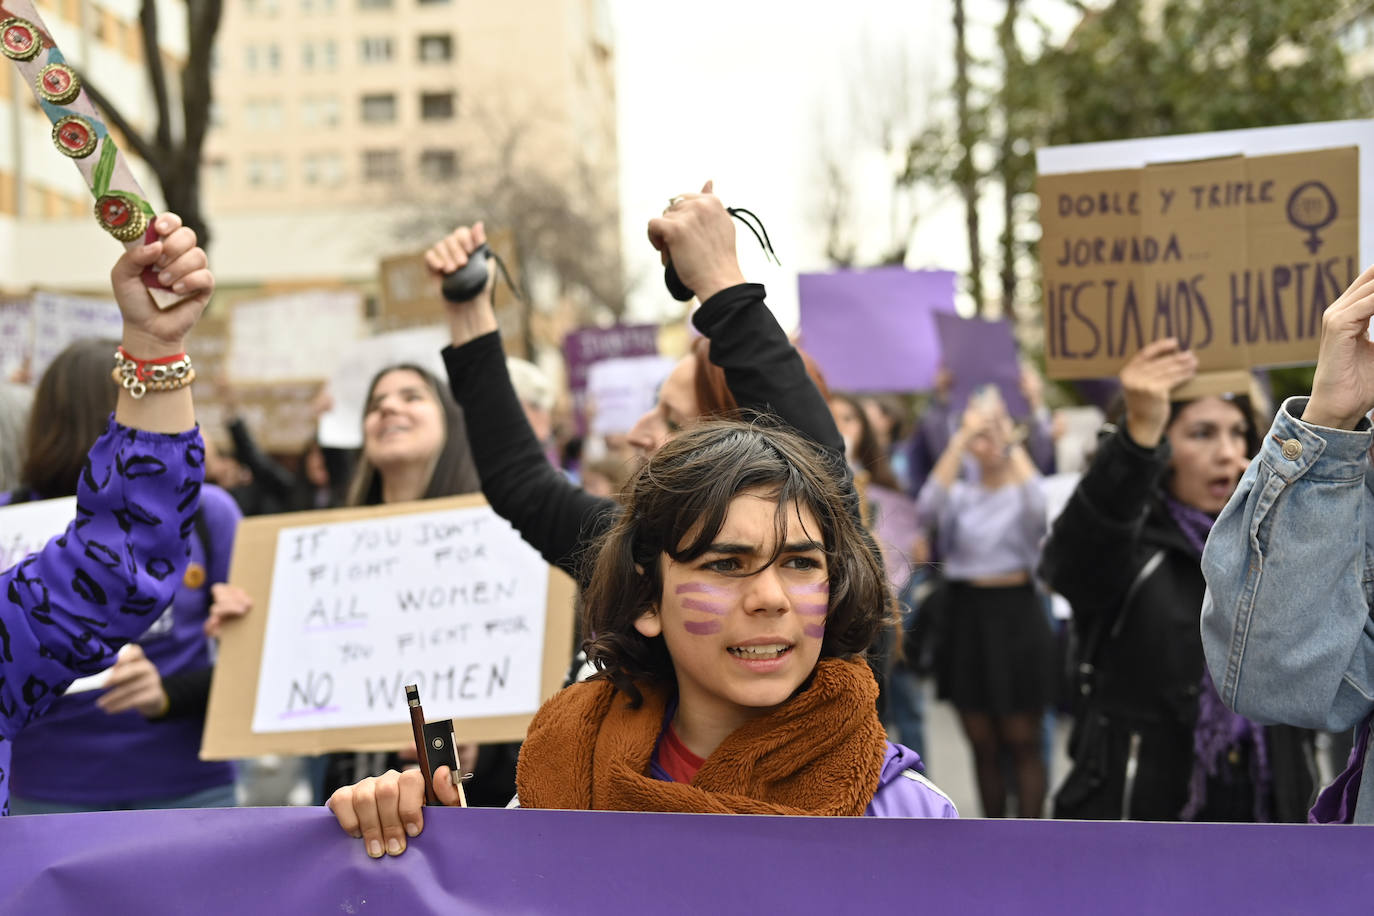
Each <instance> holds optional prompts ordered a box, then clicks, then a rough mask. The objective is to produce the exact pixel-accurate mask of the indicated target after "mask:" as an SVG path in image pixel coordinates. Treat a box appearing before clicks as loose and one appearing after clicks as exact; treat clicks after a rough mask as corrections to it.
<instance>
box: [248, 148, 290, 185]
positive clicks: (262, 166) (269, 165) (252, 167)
mask: <svg viewBox="0 0 1374 916" xmlns="http://www.w3.org/2000/svg"><path fill="white" fill-rule="evenodd" d="M284 184H286V163H285V162H283V161H282V158H281V157H280V156H263V155H259V156H249V157H248V186H249V187H253V188H280V187H281V186H282V185H284Z"/></svg>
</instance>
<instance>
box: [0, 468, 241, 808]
mask: <svg viewBox="0 0 1374 916" xmlns="http://www.w3.org/2000/svg"><path fill="white" fill-rule="evenodd" d="M147 504H148V505H150V506H153V507H157V506H163V505H166V504H167V500H166V499H165V498H164V499H154V500H150V501H149V502H148V503H147ZM154 511H156V509H155V510H154ZM200 517H201V519H202V526H203V527H204V529H205V531H206V533H207V534H208V536H209V537H208V540H209V544H204V543H202V542H201V538H200V537H199V530H197V531H196V532H195V533H193V534H192V536H191V541H190V554H189V558H190V563H189V564H188V565H187V567H186V572H185V573H184V574H183V575H181V576H179V577H177V583H176V585H177V589H176V593H175V595H174V596H173V598H172V602H171V604H169V605H168V606H167V607H165V608H164V609H163V610H162V612H161V614H159V615H158V616H157V618H156V619H155V620H154V621H153V623H152V625H151V626H149V627H148V629H147V630H146V631H145V632H144V633H142V634H141V635H140V636H139V637H138V639H137V642H138V643H139V645H140V646H142V648H143V652H144V654H145V655H147V656H148V660H149V661H151V662H152V663H153V664H154V665H155V666H156V667H157V670H158V673H159V674H161V675H162V676H163V677H168V676H169V675H174V674H181V673H184V672H188V671H197V670H203V669H205V668H208V667H210V665H211V663H212V659H211V647H210V640H209V639H208V638H207V637H206V635H205V630H204V626H205V620H206V617H208V616H209V611H210V586H211V584H212V583H215V582H224V581H227V580H228V578H229V558H230V555H231V554H232V552H233V549H234V532H235V531H236V530H237V528H238V523H239V519H240V518H241V517H242V513H240V512H239V507H238V505H237V504H236V503H235V502H234V498H233V497H232V496H230V495H229V494H228V493H227V492H225V491H224V490H222V489H220V488H219V487H217V486H214V485H213V484H205V485H204V486H203V487H202V488H201V491H200ZM198 527H200V526H198ZM188 576H189V577H191V581H190V582H188V581H187V577H188ZM100 696H101V691H99V690H91V691H88V692H86V693H80V694H74V695H72V696H63V697H59V698H58V699H57V701H56V702H54V703H53V704H52V706H51V707H50V708H49V709H48V710H47V712H45V713H44V714H43V715H42V716H41V717H39V718H37V719H35V720H34V721H33V722H31V723H30V724H29V725H28V727H27V728H25V729H24V733H23V735H22V736H20V737H19V738H17V739H16V740H15V742H14V759H13V762H12V768H11V785H10V792H11V794H13V795H14V796H15V797H17V798H25V799H34V800H38V801H46V802H56V803H60V804H73V805H92V806H110V807H116V806H119V805H121V804H125V803H129V802H135V801H145V800H148V799H157V798H172V797H177V796H181V795H190V794H192V793H194V792H201V791H203V790H205V789H210V788H214V787H216V786H224V785H229V784H231V783H233V781H234V765H233V764H232V763H228V762H226V761H208V760H201V759H200V738H201V733H202V732H204V731H205V716H204V710H201V711H200V714H199V715H184V716H180V717H174V718H167V719H146V718H144V717H143V716H142V715H141V714H140V713H138V712H137V711H135V710H129V711H127V712H123V713H120V714H118V715H109V714H107V713H106V712H104V711H103V710H101V709H100V707H98V706H96V701H97V700H98V699H99V698H100ZM53 760H65V761H67V764H66V765H65V766H61V767H54V766H52V765H51V761H53Z"/></svg>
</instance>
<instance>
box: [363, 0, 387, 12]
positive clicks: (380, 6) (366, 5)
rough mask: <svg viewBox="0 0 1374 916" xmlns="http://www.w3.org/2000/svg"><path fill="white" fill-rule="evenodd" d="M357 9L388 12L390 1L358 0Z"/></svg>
mask: <svg viewBox="0 0 1374 916" xmlns="http://www.w3.org/2000/svg"><path fill="white" fill-rule="evenodd" d="M358 8H359V9H364V10H389V9H391V0H358Z"/></svg>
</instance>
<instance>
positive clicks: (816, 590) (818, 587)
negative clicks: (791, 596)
mask: <svg viewBox="0 0 1374 916" xmlns="http://www.w3.org/2000/svg"><path fill="white" fill-rule="evenodd" d="M788 591H789V592H802V593H806V594H809V595H828V594H830V583H829V582H817V583H816V584H815V585H794V586H793V587H791V588H789V589H788Z"/></svg>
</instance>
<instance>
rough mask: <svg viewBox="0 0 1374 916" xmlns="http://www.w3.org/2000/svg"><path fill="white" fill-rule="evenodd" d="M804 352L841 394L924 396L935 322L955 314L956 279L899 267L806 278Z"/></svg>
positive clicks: (934, 356) (935, 353) (930, 377)
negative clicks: (942, 314) (908, 393)
mask: <svg viewBox="0 0 1374 916" xmlns="http://www.w3.org/2000/svg"><path fill="white" fill-rule="evenodd" d="M797 286H798V293H799V296H800V299H801V346H802V348H803V349H805V350H806V351H807V352H808V353H810V354H811V355H812V356H813V357H815V360H816V362H817V363H819V364H820V367H821V370H822V371H823V372H824V373H825V380H826V383H827V384H828V385H829V386H830V387H831V388H834V389H836V390H838V391H924V390H926V389H929V388H931V387H932V386H933V385H934V384H935V370H936V369H937V368H938V367H939V365H940V339H939V336H938V335H937V334H936V333H935V322H934V319H933V318H932V317H931V316H932V315H933V314H935V313H936V312H953V311H954V273H953V272H952V271H948V270H918V271H912V270H907V269H905V268H902V267H880V268H876V269H874V270H860V271H837V272H835V273H825V274H801V275H800V276H798V277H797Z"/></svg>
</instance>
